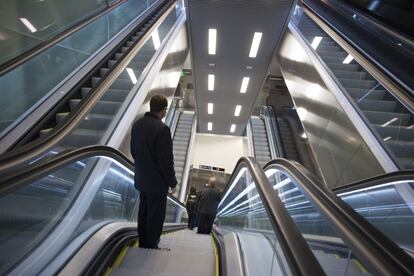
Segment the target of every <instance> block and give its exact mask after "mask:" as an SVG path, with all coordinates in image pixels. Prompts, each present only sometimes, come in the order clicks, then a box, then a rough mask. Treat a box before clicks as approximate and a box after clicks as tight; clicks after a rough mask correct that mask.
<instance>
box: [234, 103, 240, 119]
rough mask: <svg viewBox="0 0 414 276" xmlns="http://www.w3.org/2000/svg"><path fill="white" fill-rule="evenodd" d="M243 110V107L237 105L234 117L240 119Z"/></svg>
mask: <svg viewBox="0 0 414 276" xmlns="http://www.w3.org/2000/svg"><path fill="white" fill-rule="evenodd" d="M241 108H242V106H241V105H239V104H238V105H236V109H235V110H234V116H236V117H238V116H239V115H240V111H241Z"/></svg>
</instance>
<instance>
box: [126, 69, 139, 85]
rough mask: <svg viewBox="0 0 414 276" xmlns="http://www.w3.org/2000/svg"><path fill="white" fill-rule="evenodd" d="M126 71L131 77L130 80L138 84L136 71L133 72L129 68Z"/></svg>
mask: <svg viewBox="0 0 414 276" xmlns="http://www.w3.org/2000/svg"><path fill="white" fill-rule="evenodd" d="M126 71H127V73H128V75H129V78H130V79H131V81H132V83H133V84H136V83H137V77H136V76H135V73H134V70H132V69H131V68H127V69H126Z"/></svg>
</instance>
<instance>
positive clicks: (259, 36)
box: [249, 32, 263, 58]
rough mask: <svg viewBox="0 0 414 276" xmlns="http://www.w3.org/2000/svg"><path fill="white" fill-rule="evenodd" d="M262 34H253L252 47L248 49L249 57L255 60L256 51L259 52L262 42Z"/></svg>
mask: <svg viewBox="0 0 414 276" xmlns="http://www.w3.org/2000/svg"><path fill="white" fill-rule="evenodd" d="M262 35H263V33H260V32H255V33H254V35H253V40H252V46H251V47H250V53H249V57H251V58H255V57H256V56H257V51H259V46H260V41H261V40H262Z"/></svg>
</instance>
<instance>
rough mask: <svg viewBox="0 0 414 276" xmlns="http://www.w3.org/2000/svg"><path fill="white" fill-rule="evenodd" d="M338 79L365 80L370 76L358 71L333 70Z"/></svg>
mask: <svg viewBox="0 0 414 276" xmlns="http://www.w3.org/2000/svg"><path fill="white" fill-rule="evenodd" d="M332 72H333V73H334V74H335V76H336V77H337V78H345V79H358V80H364V79H366V77H367V76H368V73H366V72H358V71H355V72H354V71H342V70H332Z"/></svg>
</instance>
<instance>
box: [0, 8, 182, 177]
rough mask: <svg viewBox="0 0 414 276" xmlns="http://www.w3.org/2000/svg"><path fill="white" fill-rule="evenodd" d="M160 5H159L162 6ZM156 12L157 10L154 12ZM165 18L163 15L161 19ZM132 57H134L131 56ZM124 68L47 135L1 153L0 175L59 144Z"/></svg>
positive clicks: (4, 174) (114, 71)
mask: <svg viewBox="0 0 414 276" xmlns="http://www.w3.org/2000/svg"><path fill="white" fill-rule="evenodd" d="M168 2H169V8H167V10H166V13H168V11H169V9H170V8H172V6H173V3H174V1H168V0H166V1H163V2H162V4H165V3H168ZM162 4H160V5H159V7H161V6H162ZM154 13H155V12H154ZM161 18H163V17H162V16H161V17H160V19H161ZM130 58H131V59H132V57H130ZM121 69H122V68H118V67H117V68H115V69H114V70H113V72H112V73H111V74H110V75H109V76H108V77H107V78H106V79H105V81H104V83H102V84H101V85H100V86H99V87H98V88H97V90H96V91H95V93H93V95H91V96H89V97H87V98H86V99H85V100H84V103H83V104H81V105H80V107H79V108H77V109H76V112H74V113H73V115H72V116H69V118H68V119H67V120H65V121H64V123H63V124H62V125H60V126H59V127H55V128H53V130H52V131H51V132H50V133H48V134H47V135H45V137H43V138H39V139H37V140H35V141H34V142H33V143H29V144H26V145H24V146H22V147H20V148H18V149H16V150H14V151H11V152H6V153H4V154H2V155H0V176H1V177H4V176H7V175H8V174H10V172H13V171H15V170H16V168H20V166H21V164H25V163H26V162H29V161H30V160H32V159H34V158H36V157H37V156H39V155H41V154H42V153H44V152H46V151H47V150H49V149H50V148H52V147H53V146H54V145H56V144H58V143H59V142H60V141H61V140H62V139H64V138H65V137H66V135H68V134H70V132H71V131H72V130H73V129H75V128H76V127H77V126H78V124H79V123H80V122H81V121H82V120H83V119H84V117H85V116H86V115H87V114H88V113H89V112H90V110H91V109H92V108H93V107H94V106H95V104H96V103H97V102H98V101H99V100H100V98H101V96H103V94H104V93H105V92H106V90H107V89H104V88H103V86H105V85H104V84H105V83H112V82H113V81H115V80H116V78H117V75H118V73H119V72H120V71H122V70H121Z"/></svg>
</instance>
